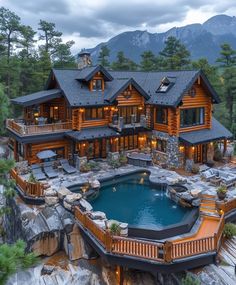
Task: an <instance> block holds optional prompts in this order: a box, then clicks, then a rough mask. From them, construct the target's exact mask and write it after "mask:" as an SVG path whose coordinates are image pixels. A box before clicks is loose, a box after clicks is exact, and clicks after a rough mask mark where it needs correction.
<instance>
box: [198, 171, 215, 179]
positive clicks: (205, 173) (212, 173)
mask: <svg viewBox="0 0 236 285" xmlns="http://www.w3.org/2000/svg"><path fill="white" fill-rule="evenodd" d="M201 176H202V178H203V179H205V180H206V181H209V180H210V179H212V178H214V177H215V176H217V173H216V172H215V171H214V169H208V170H206V171H203V172H202V173H201Z"/></svg>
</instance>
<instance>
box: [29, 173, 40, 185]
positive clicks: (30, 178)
mask: <svg viewBox="0 0 236 285" xmlns="http://www.w3.org/2000/svg"><path fill="white" fill-rule="evenodd" d="M28 182H30V183H37V182H38V181H37V179H36V178H35V176H34V174H33V173H32V172H31V173H30V176H29V179H28Z"/></svg>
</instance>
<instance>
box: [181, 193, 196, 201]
mask: <svg viewBox="0 0 236 285" xmlns="http://www.w3.org/2000/svg"><path fill="white" fill-rule="evenodd" d="M178 196H179V197H181V199H182V200H185V201H187V202H192V200H193V199H194V198H193V196H192V195H191V194H190V193H188V192H183V193H178Z"/></svg>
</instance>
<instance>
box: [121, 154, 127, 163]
mask: <svg viewBox="0 0 236 285" xmlns="http://www.w3.org/2000/svg"><path fill="white" fill-rule="evenodd" d="M119 162H120V164H121V165H126V164H127V162H128V159H127V157H126V155H125V154H121V155H120V158H119Z"/></svg>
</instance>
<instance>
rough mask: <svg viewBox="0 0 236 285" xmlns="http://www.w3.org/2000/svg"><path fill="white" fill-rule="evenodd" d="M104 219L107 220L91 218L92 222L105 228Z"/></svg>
mask: <svg viewBox="0 0 236 285" xmlns="http://www.w3.org/2000/svg"><path fill="white" fill-rule="evenodd" d="M106 221H107V220H93V222H94V223H95V224H96V225H97V226H99V228H102V229H104V230H105V229H106Z"/></svg>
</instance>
